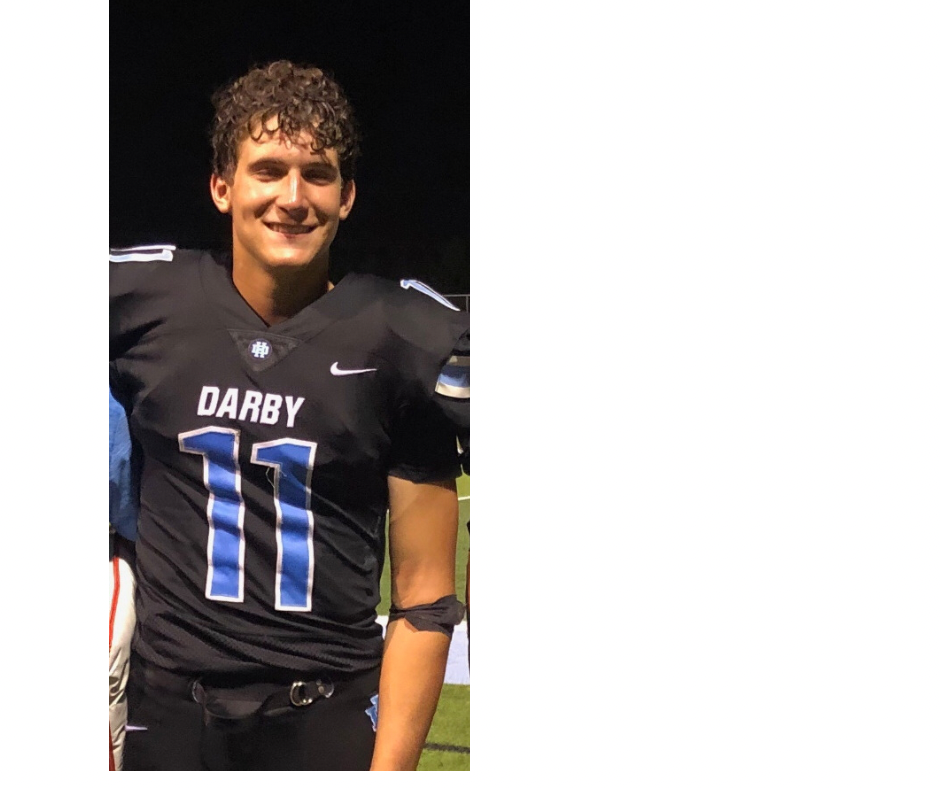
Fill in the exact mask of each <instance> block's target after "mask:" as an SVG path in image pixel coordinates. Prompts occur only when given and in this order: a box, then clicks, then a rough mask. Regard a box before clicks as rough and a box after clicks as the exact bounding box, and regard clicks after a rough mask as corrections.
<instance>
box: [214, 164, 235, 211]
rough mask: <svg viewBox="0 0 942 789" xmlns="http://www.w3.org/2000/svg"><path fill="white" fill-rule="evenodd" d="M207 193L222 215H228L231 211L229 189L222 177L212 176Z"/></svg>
mask: <svg viewBox="0 0 942 789" xmlns="http://www.w3.org/2000/svg"><path fill="white" fill-rule="evenodd" d="M209 193H210V194H211V195H212V198H213V202H214V203H215V204H216V208H218V209H219V210H220V211H221V212H222V213H224V214H228V213H229V211H230V210H231V209H232V203H231V193H232V191H231V187H230V185H229V183H228V182H227V181H226V180H225V179H223V177H222V176H220V175H216V174H215V173H213V175H212V176H211V177H210V179H209Z"/></svg>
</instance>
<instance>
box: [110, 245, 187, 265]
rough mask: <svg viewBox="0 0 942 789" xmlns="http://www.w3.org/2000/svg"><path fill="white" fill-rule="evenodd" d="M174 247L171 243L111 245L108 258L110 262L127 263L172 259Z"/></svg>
mask: <svg viewBox="0 0 942 789" xmlns="http://www.w3.org/2000/svg"><path fill="white" fill-rule="evenodd" d="M175 250H176V247H175V246H174V245H173V244H150V245H148V246H139V247H117V248H115V247H112V249H111V251H110V252H109V254H108V260H109V261H111V262H112V263H128V262H131V261H140V262H143V261H147V260H173V253H174V251H175Z"/></svg>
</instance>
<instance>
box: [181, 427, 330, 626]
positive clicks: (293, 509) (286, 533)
mask: <svg viewBox="0 0 942 789" xmlns="http://www.w3.org/2000/svg"><path fill="white" fill-rule="evenodd" d="M178 438H179V443H180V449H181V451H183V452H191V453H194V454H197V455H202V456H203V484H204V485H205V486H206V490H207V491H208V492H209V501H208V502H207V504H206V520H207V522H208V523H209V541H208V543H207V546H206V561H207V564H208V568H209V569H208V571H207V573H206V597H208V598H209V599H210V600H226V601H228V602H235V603H241V602H242V601H243V600H244V595H245V529H244V522H245V502H244V500H243V499H242V472H241V470H240V469H239V463H238V458H239V431H238V430H230V429H227V428H222V427H206V428H202V429H201V430H192V431H190V432H188V433H181V434H180V435H179V437H178ZM316 450H317V444H314V443H311V442H309V441H294V440H293V439H289V438H283V439H279V440H278V441H266V442H263V443H259V444H254V445H253V446H252V463H255V464H257V465H261V466H269V467H270V468H273V469H274V472H275V474H274V476H275V479H274V486H275V514H276V519H275V539H276V541H277V544H278V566H277V567H276V568H275V608H276V609H278V610H279V611H310V610H311V589H312V587H313V583H314V515H313V513H312V512H311V471H312V470H313V468H314V453H315V451H316Z"/></svg>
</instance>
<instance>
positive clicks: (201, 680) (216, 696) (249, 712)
mask: <svg viewBox="0 0 942 789" xmlns="http://www.w3.org/2000/svg"><path fill="white" fill-rule="evenodd" d="M142 668H143V679H144V683H145V684H146V685H150V686H151V687H155V688H159V689H161V690H165V691H167V692H169V693H173V694H174V695H176V696H178V697H190V698H192V699H193V700H194V701H196V702H197V703H199V705H200V706H201V707H202V708H203V722H204V724H205V725H207V726H214V727H221V728H227V729H237V728H243V727H245V728H248V727H250V726H251V725H252V724H253V723H254V722H256V721H257V720H258V719H259V718H271V717H276V716H278V715H283V714H285V713H288V712H291V711H293V710H299V709H303V708H305V707H309V706H311V705H312V704H313V703H314V702H316V701H318V700H320V699H329V698H330V697H331V696H332V695H333V693H334V683H333V682H332V681H330V680H329V679H321V678H317V679H312V680H294V681H293V682H290V683H289V682H247V683H246V684H244V685H233V684H232V683H231V682H228V681H227V682H226V684H225V686H222V685H220V684H219V683H217V682H214V681H213V678H212V677H196V678H193V677H192V676H190V677H187V676H181V675H179V674H174V673H172V672H170V671H166V670H164V669H161V668H157V667H156V666H153V665H144V666H143V667H142Z"/></svg>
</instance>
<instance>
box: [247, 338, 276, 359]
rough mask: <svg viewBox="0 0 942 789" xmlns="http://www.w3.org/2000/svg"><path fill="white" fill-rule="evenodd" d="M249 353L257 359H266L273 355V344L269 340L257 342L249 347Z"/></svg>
mask: <svg viewBox="0 0 942 789" xmlns="http://www.w3.org/2000/svg"><path fill="white" fill-rule="evenodd" d="M249 353H250V354H252V356H254V357H255V358H256V359H264V358H265V357H266V356H268V354H270V353H271V343H269V342H268V340H255V341H254V342H253V343H252V344H251V345H250V346H249Z"/></svg>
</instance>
